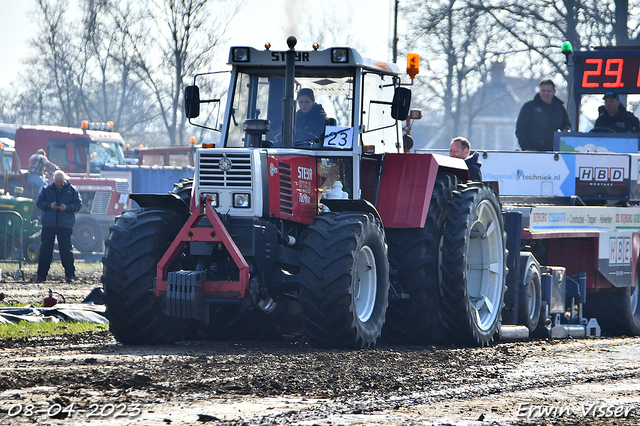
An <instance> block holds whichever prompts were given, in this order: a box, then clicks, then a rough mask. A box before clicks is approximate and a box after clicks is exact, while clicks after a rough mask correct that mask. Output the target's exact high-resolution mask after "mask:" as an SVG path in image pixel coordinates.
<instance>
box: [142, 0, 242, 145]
mask: <svg viewBox="0 0 640 426" xmlns="http://www.w3.org/2000/svg"><path fill="white" fill-rule="evenodd" d="M214 5H216V6H218V7H217V8H214V7H213V6H214ZM238 7H239V6H236V7H235V9H234V8H230V7H229V2H226V1H212V0H157V1H155V2H153V3H151V4H150V5H149V13H150V16H152V18H153V22H154V24H155V30H156V31H157V34H158V36H157V37H155V38H154V39H153V40H151V41H150V42H149V43H147V44H144V45H142V44H137V43H134V44H133V47H134V49H135V54H136V59H137V61H138V72H139V74H140V77H141V78H142V79H143V80H144V82H145V84H146V85H147V86H148V87H149V88H150V90H151V91H152V93H153V96H154V97H155V99H156V104H157V107H158V109H159V117H160V120H161V122H162V124H163V126H164V129H165V131H166V133H167V135H168V138H169V143H170V144H171V145H176V144H178V145H182V144H184V143H185V141H184V135H185V123H186V119H185V117H184V114H183V111H182V96H183V91H184V82H185V79H186V78H187V77H191V76H192V75H193V74H195V73H196V72H197V71H199V70H201V69H203V68H206V67H207V66H209V65H210V64H211V63H213V59H214V57H215V53H216V49H217V48H219V47H220V45H221V43H222V41H223V37H224V35H225V31H226V26H227V23H228V22H229V20H230V19H231V18H232V17H233V16H234V15H235V14H236V13H237V10H238ZM154 55H155V56H154ZM158 64H160V66H158Z"/></svg>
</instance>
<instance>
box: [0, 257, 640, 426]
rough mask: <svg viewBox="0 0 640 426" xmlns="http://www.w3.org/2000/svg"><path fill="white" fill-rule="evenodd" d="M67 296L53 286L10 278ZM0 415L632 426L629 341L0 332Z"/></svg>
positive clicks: (85, 280)
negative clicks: (316, 342)
mask: <svg viewBox="0 0 640 426" xmlns="http://www.w3.org/2000/svg"><path fill="white" fill-rule="evenodd" d="M7 275H10V274H8V273H6V274H4V275H3V281H2V282H0V293H4V296H5V302H6V301H7V300H20V301H34V302H35V301H40V300H42V298H43V297H44V296H45V295H46V292H47V289H48V288H52V289H53V290H54V291H55V292H58V293H61V294H63V295H65V296H66V300H67V302H69V301H72V302H74V301H81V300H82V298H83V297H84V295H86V294H88V293H89V291H90V290H91V289H92V288H94V287H96V286H100V281H99V275H100V274H99V272H96V271H92V270H90V268H89V269H87V270H83V271H81V272H80V274H79V275H80V276H79V278H80V279H79V280H78V281H77V282H75V283H73V284H67V283H64V282H62V280H60V279H58V280H56V279H55V277H53V278H54V279H53V280H52V281H49V282H46V283H43V284H35V283H28V282H13V280H12V279H11V278H10V277H8V276H7ZM0 424H3V425H9V424H11V425H14V424H56V425H58V424H73V425H76V424H77V425H80V424H101V425H102V424H113V425H116V424H117V425H125V424H126V425H167V424H169V425H186V424H211V425H215V424H221V425H245V424H246V425H262V424H264V425H267V424H274V425H275V424H277V425H285V424H286V425H289V424H298V425H383V424H403V425H525V424H526V425H541V424H544V425H551V424H553V425H590V426H594V425H638V424H640V338H616V339H597V340H565V341H553V340H539V341H534V342H511V343H507V342H498V343H496V344H494V345H492V346H491V347H488V348H448V347H399V346H384V345H383V346H379V347H378V348H376V349H372V350H360V351H339V350H319V349H315V348H312V347H310V346H308V345H307V344H306V343H305V342H304V340H303V339H301V338H293V337H292V338H290V339H287V340H283V341H279V342H271V343H259V342H194V341H189V342H180V343H178V344H176V345H172V346H157V347H133V346H123V345H120V344H119V343H117V342H116V341H115V340H114V339H113V337H112V336H111V335H110V334H109V333H108V332H103V333H96V334H85V335H76V336H72V337H55V338H47V339H6V340H0Z"/></svg>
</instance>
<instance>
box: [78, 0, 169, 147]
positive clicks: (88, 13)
mask: <svg viewBox="0 0 640 426" xmlns="http://www.w3.org/2000/svg"><path fill="white" fill-rule="evenodd" d="M84 3H85V7H84V8H83V10H84V11H85V12H84V16H83V37H82V40H83V48H84V49H83V50H84V52H86V53H85V61H86V66H87V68H88V71H87V76H86V77H85V80H84V84H83V86H82V88H81V92H80V100H81V102H82V104H83V107H84V110H85V112H86V113H87V116H88V119H90V120H95V121H108V120H112V121H114V123H115V126H116V128H117V129H118V131H120V132H121V133H122V134H125V135H137V134H140V133H142V132H143V131H144V130H145V128H146V127H148V126H149V125H150V123H152V122H153V120H154V119H155V118H156V111H157V108H156V105H155V102H153V100H152V99H151V98H152V96H151V95H150V93H149V91H148V89H146V87H145V86H144V83H143V81H142V80H141V79H140V77H139V75H138V74H137V73H136V72H135V71H136V66H137V63H136V61H135V58H134V54H133V49H132V46H133V43H134V42H135V43H138V44H140V43H142V42H143V41H141V40H146V39H147V38H148V37H149V36H148V34H149V31H148V28H146V27H145V26H144V22H145V18H147V17H148V15H147V13H146V11H145V10H144V9H143V8H139V7H137V4H136V3H134V2H126V1H121V0H113V1H108V0H84Z"/></svg>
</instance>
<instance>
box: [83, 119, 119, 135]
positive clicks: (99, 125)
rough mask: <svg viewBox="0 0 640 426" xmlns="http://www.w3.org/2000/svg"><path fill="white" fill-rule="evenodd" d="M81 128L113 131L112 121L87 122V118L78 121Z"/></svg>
mask: <svg viewBox="0 0 640 426" xmlns="http://www.w3.org/2000/svg"><path fill="white" fill-rule="evenodd" d="M80 128H81V129H82V130H101V131H103V132H113V121H107V122H104V121H103V122H94V121H92V122H89V121H88V120H82V123H80Z"/></svg>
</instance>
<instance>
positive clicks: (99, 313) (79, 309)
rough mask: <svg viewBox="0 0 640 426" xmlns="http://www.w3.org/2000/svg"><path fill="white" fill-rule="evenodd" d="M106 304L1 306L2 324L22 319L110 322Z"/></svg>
mask: <svg viewBox="0 0 640 426" xmlns="http://www.w3.org/2000/svg"><path fill="white" fill-rule="evenodd" d="M104 312H105V306H104V305H94V304H86V303H67V304H57V305H55V306H54V307H52V308H34V307H33V306H23V307H20V308H0V324H8V323H14V324H15V323H18V322H20V321H31V322H42V321H54V322H61V321H76V322H77V321H86V322H93V323H97V324H109V321H108V320H107V319H106V318H105V317H104Z"/></svg>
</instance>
